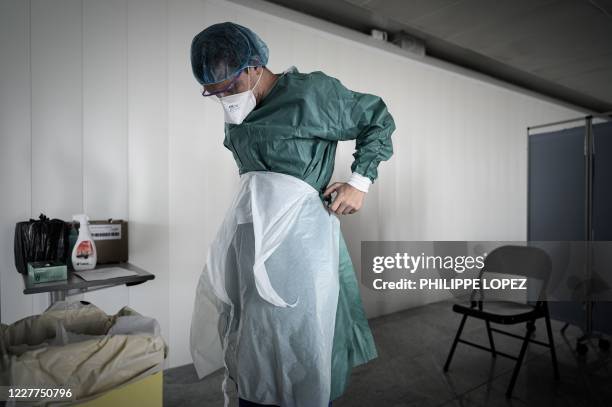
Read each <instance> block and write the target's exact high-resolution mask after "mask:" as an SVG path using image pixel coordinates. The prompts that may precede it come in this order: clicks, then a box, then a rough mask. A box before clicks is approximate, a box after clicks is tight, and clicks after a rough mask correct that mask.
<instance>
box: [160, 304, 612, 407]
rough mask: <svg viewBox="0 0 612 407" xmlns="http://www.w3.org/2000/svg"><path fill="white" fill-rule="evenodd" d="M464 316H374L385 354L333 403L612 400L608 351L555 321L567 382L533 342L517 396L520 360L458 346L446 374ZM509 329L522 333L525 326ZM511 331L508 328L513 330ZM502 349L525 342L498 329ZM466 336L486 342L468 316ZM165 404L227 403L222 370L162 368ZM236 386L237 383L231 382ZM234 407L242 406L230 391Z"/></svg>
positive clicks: (400, 405) (423, 406)
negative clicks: (201, 372) (200, 373)
mask: <svg viewBox="0 0 612 407" xmlns="http://www.w3.org/2000/svg"><path fill="white" fill-rule="evenodd" d="M458 325H459V316H458V315H457V314H455V313H453V312H452V310H451V303H447V302H442V303H437V304H431V305H427V306H423V307H420V308H413V309H410V310H406V311H401V312H397V313H394V314H391V315H386V316H383V317H379V318H375V319H372V320H370V326H371V328H372V331H373V334H374V338H375V341H376V345H377V348H378V353H379V357H378V358H377V359H375V360H373V361H371V362H370V363H368V364H366V365H362V366H359V367H357V368H355V369H354V370H353V375H352V377H351V383H350V385H349V388H348V389H347V391H346V392H345V394H344V395H343V396H342V397H341V398H339V399H337V400H335V401H334V403H333V405H334V407H345V406H346V407H349V406H350V407H352V406H380V407H383V406H384V407H409V406H415V407H417V406H418V407H434V406H440V407H472V406H519V407H520V406H534V407H535V406H537V407H549V406H550V407H556V406H568V407H569V406H571V407H581V406H588V407H599V406H601V407H604V406H605V407H608V406H611V405H612V380H611V379H612V370H611V364H610V363H609V362H610V356H609V354H608V352H603V351H600V350H599V348H598V346H597V341H593V343H592V344H590V345H589V351H588V353H587V355H586V356H583V357H580V356H578V355H577V354H576V353H575V352H574V347H575V339H576V338H577V337H578V336H579V335H580V331H579V329H577V328H574V327H570V328H568V329H567V331H566V332H565V335H562V334H561V333H560V328H561V326H562V325H561V324H560V323H558V322H556V321H553V331H554V332H555V345H556V349H557V357H558V360H559V370H560V373H561V380H560V381H559V382H555V381H554V379H553V371H552V365H551V361H550V353H549V352H548V349H547V348H544V347H541V346H538V345H533V344H532V345H530V346H529V348H528V352H527V355H526V362H525V363H524V365H523V367H522V369H521V373H520V375H519V378H518V380H517V383H516V387H515V390H514V394H513V397H512V398H511V399H506V398H505V396H504V393H505V390H506V386H507V385H508V383H509V381H510V376H511V373H512V368H513V366H514V361H513V360H510V359H507V358H503V357H500V356H498V357H497V358H492V357H491V354H489V353H488V352H484V351H482V350H479V349H476V348H472V347H470V346H466V345H463V344H459V345H458V347H457V351H456V352H455V357H454V358H453V362H452V365H451V367H450V370H449V372H448V373H447V374H444V373H443V371H442V366H443V365H444V362H445V360H446V356H447V354H448V350H449V348H450V345H451V342H452V338H453V336H454V334H455V332H456V329H457V327H458ZM514 328H515V329H512V330H511V331H513V332H515V333H519V334H521V333H523V332H524V325H523V326H520V327H519V326H516V327H514ZM508 330H510V329H508ZM493 335H494V338H495V345H496V347H497V349H499V350H501V351H505V352H506V353H511V354H518V351H519V348H520V341H519V340H517V339H514V338H510V337H507V336H505V335H499V334H495V333H494V334H493ZM462 337H463V338H464V339H468V340H471V341H474V342H478V343H482V344H483V345H487V343H488V342H487V336H486V330H485V327H484V323H483V322H482V321H476V320H472V321H470V319H469V318H468V322H467V323H466V327H465V330H464V335H463V336H462ZM535 338H536V339H540V340H546V329H545V326H544V324H543V322H539V323H538V324H536V332H535ZM164 376H165V377H164V406H165V407H174V406H181V407H191V406H193V407H195V406H198V407H200V406H223V394H222V393H221V391H220V388H221V382H222V379H223V371H222V370H219V371H217V372H215V373H213V374H211V375H209V376H207V377H205V378H203V379H202V380H198V379H197V376H196V373H195V370H194V368H193V365H186V366H181V367H177V368H174V369H168V370H166V371H165V372H164ZM230 387H232V386H230ZM230 395H231V401H232V404H231V405H232V406H234V405H237V403H236V394H235V392H231V394H230Z"/></svg>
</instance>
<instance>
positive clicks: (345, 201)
mask: <svg viewBox="0 0 612 407" xmlns="http://www.w3.org/2000/svg"><path fill="white" fill-rule="evenodd" d="M334 191H335V192H336V197H335V198H334V200H333V202H332V203H331V204H330V205H329V207H328V209H329V210H330V211H331V212H333V213H335V214H336V215H349V214H352V213H355V212H357V211H358V210H359V209H361V206H362V205H363V198H364V196H365V194H366V193H365V192H362V191H360V190H358V189H357V188H355V187H353V186H352V185H350V184H347V183H346V182H334V183H333V184H331V185H330V186H328V187H327V189H326V190H325V192H323V196H325V197H327V196H328V195H331V193H332V192H334Z"/></svg>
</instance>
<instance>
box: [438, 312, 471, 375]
mask: <svg viewBox="0 0 612 407" xmlns="http://www.w3.org/2000/svg"><path fill="white" fill-rule="evenodd" d="M467 317H468V316H467V315H464V316H463V318H461V323H460V324H459V329H457V334H455V340H454V341H453V345H452V346H451V349H450V353H449V354H448V358H446V363H445V364H444V371H445V372H448V367H449V366H450V363H451V360H452V359H453V354H454V353H455V348H456V347H457V343H458V342H459V337H460V336H461V332H462V331H463V326H464V325H465V320H466V319H467Z"/></svg>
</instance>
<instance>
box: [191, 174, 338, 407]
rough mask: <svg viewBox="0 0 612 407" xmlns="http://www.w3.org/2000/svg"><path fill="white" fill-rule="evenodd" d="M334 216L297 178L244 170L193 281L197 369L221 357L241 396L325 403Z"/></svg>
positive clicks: (298, 406)
mask: <svg viewBox="0 0 612 407" xmlns="http://www.w3.org/2000/svg"><path fill="white" fill-rule="evenodd" d="M338 250H339V221H338V218H337V217H336V216H335V215H334V214H333V213H330V212H329V211H328V210H327V209H326V208H325V206H324V204H323V202H322V201H321V199H320V197H319V193H318V191H317V190H315V189H314V188H313V187H312V186H310V185H309V184H308V183H306V182H304V181H302V180H301V179H299V178H296V177H293V176H290V175H286V174H280V173H274V172H267V171H253V172H248V173H245V174H243V175H241V177H240V186H239V191H238V193H237V195H236V197H235V198H234V200H233V202H232V204H231V206H230V208H229V210H228V212H227V214H226V216H225V218H224V220H223V223H222V225H221V227H220V229H219V231H218V233H217V235H216V237H215V239H214V241H213V242H212V244H211V246H210V249H209V251H208V255H207V262H206V266H205V267H204V270H203V272H202V274H201V275H200V279H199V282H198V287H197V291H196V299H195V305H194V313H193V319H192V324H191V337H190V340H191V352H192V357H193V360H194V365H195V367H196V371H197V373H198V377H200V378H202V377H203V376H205V375H207V374H209V373H211V372H213V371H215V370H216V369H218V368H219V367H221V366H224V367H225V378H224V380H223V385H222V389H223V392H224V397H225V406H228V404H229V396H228V388H227V385H228V379H231V380H232V381H233V382H234V383H235V384H236V387H237V392H238V395H239V397H241V398H243V399H246V400H249V401H252V402H257V403H262V404H273V405H282V406H283V407H322V406H327V405H328V403H329V397H330V391H331V357H332V345H333V336H334V326H335V317H336V309H337V305H338V293H339V281H338V255H339V252H338Z"/></svg>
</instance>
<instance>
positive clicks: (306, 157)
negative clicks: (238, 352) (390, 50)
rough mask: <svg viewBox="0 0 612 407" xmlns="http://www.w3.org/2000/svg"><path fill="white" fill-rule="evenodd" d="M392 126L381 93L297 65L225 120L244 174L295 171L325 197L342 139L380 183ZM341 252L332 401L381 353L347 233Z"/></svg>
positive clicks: (360, 167)
mask: <svg viewBox="0 0 612 407" xmlns="http://www.w3.org/2000/svg"><path fill="white" fill-rule="evenodd" d="M394 130H395V124H394V122H393V118H392V116H391V115H390V114H389V112H388V110H387V107H386V105H385V103H384V102H383V101H382V99H381V98H380V97H378V96H374V95H370V94H365V93H359V92H353V91H351V90H349V89H347V88H346V87H344V86H343V85H342V83H340V81H338V80H337V79H335V78H333V77H330V76H327V75H325V74H324V73H322V72H312V73H300V72H298V70H297V69H296V68H295V67H291V68H290V69H288V70H287V71H285V72H284V73H283V74H282V76H281V77H280V78H279V79H278V80H277V81H276V83H275V84H274V85H273V87H272V89H271V90H270V91H269V93H268V94H267V95H266V96H265V97H264V99H263V100H261V101H260V103H259V105H257V107H256V108H255V109H254V110H253V111H252V112H251V113H249V115H248V116H247V117H246V118H245V120H244V121H243V122H242V123H241V124H227V123H226V125H225V140H224V142H223V144H224V146H225V147H227V148H228V149H229V150H230V151H231V152H232V154H233V156H234V159H235V160H236V163H237V164H238V170H239V174H244V173H246V172H249V171H273V172H280V173H284V174H289V175H292V176H295V177H298V178H300V179H302V180H304V181H305V182H307V183H309V184H310V185H312V186H313V187H314V188H315V189H317V190H318V191H319V194H320V197H321V199H323V196H322V194H323V191H324V190H325V188H326V187H327V186H328V185H329V183H330V179H331V176H332V173H333V171H334V158H335V155H336V146H337V143H338V141H342V140H356V141H355V153H354V154H353V157H354V161H353V163H352V165H351V170H352V171H353V172H356V173H359V174H361V175H363V176H366V177H368V178H369V179H370V180H372V182H374V180H375V179H376V178H377V175H378V174H377V167H378V164H379V163H380V161H384V160H388V159H389V158H390V157H391V155H392V154H393V146H392V143H391V134H392V133H393V131H394ZM339 250H340V253H339V260H340V262H339V278H340V292H339V298H338V308H337V310H336V323H335V331H334V342H333V349H332V383H331V400H334V399H336V398H338V397H339V396H340V395H342V393H344V390H345V389H346V386H347V385H348V381H349V378H350V374H351V369H352V368H353V367H355V366H358V365H360V364H363V363H366V362H368V361H369V360H372V359H374V358H376V357H377V352H376V347H375V345H374V339H373V338H372V332H371V331H370V327H369V326H368V322H367V319H366V317H365V314H364V310H363V305H362V302H361V297H360V294H359V286H358V284H357V279H356V277H355V270H354V268H353V264H352V262H351V258H350V256H349V252H348V250H347V247H346V243H345V241H344V238H343V236H342V234H340V246H339Z"/></svg>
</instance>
